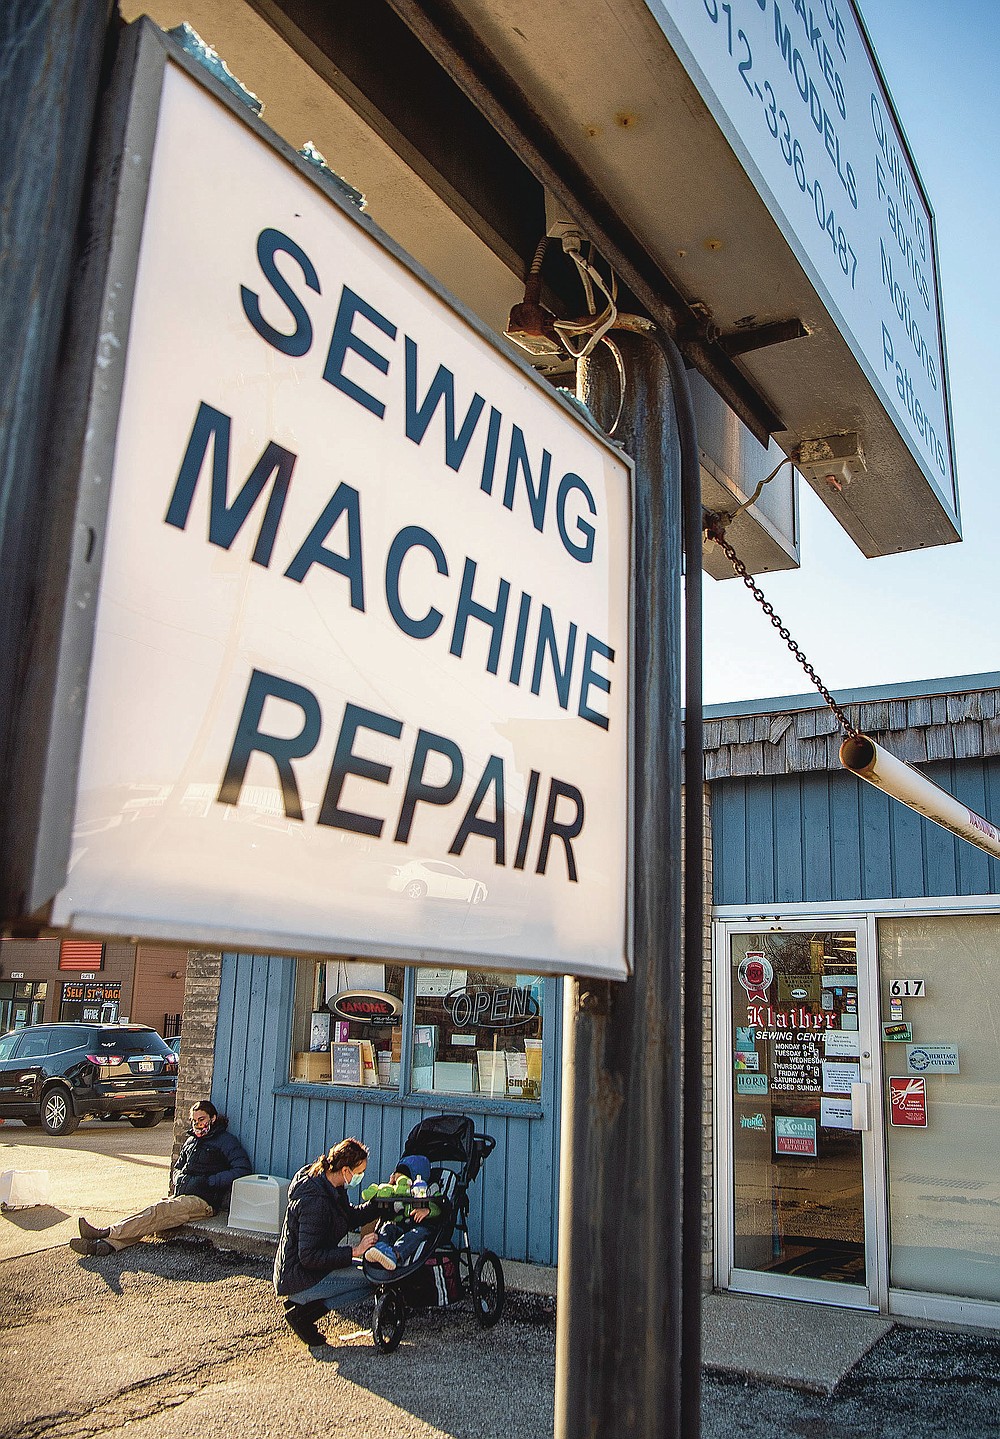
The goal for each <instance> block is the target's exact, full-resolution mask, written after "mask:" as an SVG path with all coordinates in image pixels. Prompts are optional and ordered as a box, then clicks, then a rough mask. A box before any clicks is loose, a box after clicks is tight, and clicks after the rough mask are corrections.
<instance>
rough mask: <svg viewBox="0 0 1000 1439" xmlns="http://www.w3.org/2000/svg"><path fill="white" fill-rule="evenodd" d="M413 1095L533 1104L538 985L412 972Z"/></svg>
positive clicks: (454, 972) (528, 979) (538, 1072)
mask: <svg viewBox="0 0 1000 1439" xmlns="http://www.w3.org/2000/svg"><path fill="white" fill-rule="evenodd" d="M411 1087H412V1088H413V1090H414V1091H416V1092H423V1091H432V1092H434V1093H436V1094H480V1095H483V1096H485V1097H488V1098H490V1099H528V1100H534V1101H536V1102H537V1101H538V1100H539V1099H540V1098H541V1088H542V980H541V979H540V978H539V976H538V975H534V974H519V975H516V976H515V975H510V974H497V973H495V972H494V971H491V970H479V969H469V970H465V969H418V970H417V972H416V999H415V1002H414V1020H413V1083H412V1086H411Z"/></svg>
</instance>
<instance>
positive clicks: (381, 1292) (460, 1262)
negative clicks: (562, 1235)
mask: <svg viewBox="0 0 1000 1439" xmlns="http://www.w3.org/2000/svg"><path fill="white" fill-rule="evenodd" d="M495 1147H496V1140H495V1139H492V1138H491V1137H490V1136H489V1135H488V1134H476V1132H475V1126H474V1125H473V1122H472V1120H471V1119H469V1118H468V1117H467V1116H466V1115H461V1114H437V1115H434V1117H433V1118H430V1119H422V1120H421V1121H420V1123H419V1124H418V1125H416V1126H415V1128H413V1129H412V1130H411V1131H410V1133H409V1135H408V1136H407V1139H406V1146H405V1148H404V1150H403V1155H402V1157H403V1158H406V1156H407V1155H424V1156H426V1158H427V1159H428V1161H429V1162H430V1165H431V1174H430V1183H431V1185H432V1186H434V1185H437V1186H438V1188H439V1190H440V1192H439V1193H437V1194H435V1196H434V1199H435V1202H436V1203H437V1204H438V1205H440V1207H441V1213H440V1214H439V1215H437V1216H436V1217H434V1218H429V1219H425V1220H423V1221H421V1222H422V1224H423V1226H424V1227H425V1228H426V1229H428V1230H429V1231H430V1232H429V1234H428V1236H427V1238H426V1239H425V1240H424V1242H423V1243H422V1244H421V1245H420V1246H419V1248H418V1249H417V1250H416V1251H415V1252H414V1253H413V1254H412V1255H411V1256H410V1257H409V1259H407V1260H406V1261H405V1262H404V1263H401V1264H399V1265H398V1267H397V1268H396V1269H394V1270H391V1271H389V1272H387V1271H386V1270H385V1269H383V1268H381V1267H380V1266H379V1265H377V1264H375V1263H374V1262H373V1261H372V1260H370V1259H368V1258H367V1257H366V1258H364V1259H363V1260H362V1270H363V1272H364V1275H365V1277H366V1279H369V1280H370V1281H371V1283H372V1285H373V1286H374V1288H375V1291H376V1293H375V1312H374V1315H373V1316H372V1338H373V1339H374V1341H375V1346H376V1348H378V1349H381V1350H382V1352H383V1353H384V1354H391V1353H392V1351H393V1350H394V1349H395V1348H396V1347H397V1345H398V1344H399V1341H400V1340H401V1339H402V1337H403V1331H404V1330H405V1328H406V1321H407V1320H408V1318H409V1317H410V1315H411V1314H412V1313H414V1312H415V1311H417V1310H420V1309H428V1308H436V1307H437V1306H439V1305H440V1304H445V1303H450V1302H452V1299H453V1297H454V1298H456V1299H465V1298H471V1300H472V1303H473V1312H474V1314H475V1316H476V1322H477V1323H478V1324H479V1325H480V1326H481V1327H482V1328H483V1329H489V1328H491V1327H492V1326H493V1325H494V1324H496V1322H497V1320H498V1319H499V1318H500V1315H501V1314H502V1312H503V1303H504V1277H503V1269H502V1268H501V1265H500V1260H499V1258H498V1256H497V1255H496V1254H494V1253H492V1252H491V1251H490V1250H489V1249H484V1250H483V1252H482V1253H481V1254H480V1255H479V1258H478V1259H475V1260H474V1259H473V1255H472V1248H471V1245H470V1243H469V1193H468V1191H469V1185H470V1184H472V1183H473V1181H474V1180H475V1178H476V1176H477V1175H478V1173H479V1170H480V1168H481V1166H482V1163H483V1160H484V1159H486V1158H487V1156H488V1155H490V1154H491V1153H492V1152H493V1150H494V1148H495ZM369 1202H370V1203H371V1204H372V1206H373V1207H374V1208H375V1209H376V1210H381V1212H382V1214H383V1215H384V1216H385V1217H386V1218H394V1219H398V1218H399V1211H398V1206H399V1205H400V1204H402V1206H403V1209H404V1212H405V1210H406V1209H407V1208H409V1209H422V1208H426V1207H427V1201H426V1199H413V1198H412V1197H411V1198H408V1199H402V1200H401V1199H400V1198H399V1197H398V1196H397V1197H396V1198H394V1199H373V1200H371V1201H369ZM429 1271H430V1272H429ZM443 1272H447V1273H448V1274H449V1277H451V1278H452V1284H453V1286H454V1285H457V1294H455V1295H454V1296H453V1295H452V1294H447V1293H446V1291H445V1285H444V1282H443V1278H442V1275H443Z"/></svg>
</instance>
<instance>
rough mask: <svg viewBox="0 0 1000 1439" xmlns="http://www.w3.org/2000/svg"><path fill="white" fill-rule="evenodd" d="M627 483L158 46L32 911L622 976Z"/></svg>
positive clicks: (545, 393) (531, 384) (555, 410)
mask: <svg viewBox="0 0 1000 1439" xmlns="http://www.w3.org/2000/svg"><path fill="white" fill-rule="evenodd" d="M96 478H97V479H98V481H99V479H100V477H96ZM630 505H631V475H630V470H629V466H628V464H627V462H626V461H625V460H623V459H622V457H621V456H620V454H619V453H618V452H617V451H615V450H614V449H613V448H612V447H611V446H610V445H608V444H606V443H604V442H603V441H602V440H601V439H600V438H599V437H598V436H597V435H596V433H595V432H594V431H593V430H592V429H591V428H590V427H589V426H588V425H587V424H586V422H585V421H584V420H583V419H582V418H581V417H579V416H578V415H577V414H576V413H575V412H574V411H573V409H572V407H571V406H570V405H568V404H566V403H563V402H562V401H561V400H560V399H559V398H558V397H556V396H555V394H554V393H553V392H552V391H551V390H549V389H548V388H547V387H546V386H545V385H544V383H543V382H541V381H539V380H537V379H536V378H535V377H534V376H533V375H531V374H530V373H529V372H528V371H527V370H526V368H525V367H522V366H520V365H518V364H517V363H515V362H514V361H512V360H511V359H509V358H508V357H507V356H506V354H505V353H503V352H501V351H500V350H499V348H498V347H497V346H496V345H495V344H493V343H492V342H491V341H490V340H488V339H487V338H485V337H484V335H483V334H482V333H480V332H479V331H478V330H477V328H476V327H475V325H474V324H473V323H472V322H471V321H469V320H468V319H466V318H464V317H463V316H462V315H460V314H458V313H457V312H456V310H455V309H454V308H453V307H452V306H451V305H450V304H448V303H446V302H445V300H444V299H442V298H441V297H440V296H439V294H438V293H437V291H436V290H435V288H434V287H433V285H432V284H429V283H428V282H427V281H426V280H425V278H423V277H421V276H420V275H419V274H417V273H416V272H415V271H414V270H413V269H412V268H411V267H410V266H409V265H408V264H406V263H405V262H404V261H403V260H402V259H401V258H400V257H398V256H397V255H396V254H395V253H394V252H393V251H392V249H391V247H387V246H386V245H384V244H383V243H381V242H380V240H379V239H377V238H375V237H374V234H373V231H372V227H370V226H367V225H366V224H365V223H363V222H361V221H360V220H359V219H356V218H354V216H353V214H347V213H346V212H345V210H344V209H343V208H342V207H340V206H338V205H337V204H335V203H334V202H333V201H332V200H331V199H330V198H329V197H328V195H327V193H326V191H325V190H324V189H321V188H318V187H317V185H316V184H315V183H313V182H312V181H311V180H310V179H309V178H305V177H304V175H303V174H302V173H300V170H299V168H297V166H296V165H295V164H293V163H292V162H291V161H290V160H289V159H288V158H287V157H286V156H285V155H284V154H283V153H281V152H279V150H277V149H276V148H274V147H273V146H272V145H271V144H270V143H269V142H268V141H267V140H265V139H264V138H262V137H261V135H260V133H258V130H256V129H254V128H253V127H252V126H251V125H250V124H248V123H244V122H243V121H242V120H240V119H237V118H236V117H234V115H233V114H231V113H230V111H229V110H228V109H227V108H226V106H225V105H223V104H222V103H220V102H219V101H218V100H217V99H216V98H215V96H214V95H213V94H212V93H211V92H209V91H207V90H205V89H204V88H203V87H202V86H201V85H200V84H198V83H197V82H195V81H194V80H193V79H192V78H191V77H190V76H189V75H188V74H187V73H186V71H185V70H184V69H182V68H180V66H178V65H176V64H173V63H168V65H167V68H166V73H165V79H164V89H163V94H162V98H161V102H160V113H159V120H158V128H157V134H156V143H155V150H154V153H153V163H152V171H151V178H150V184H149V193H148V199H147V202H146V213H145V221H144V227H143V233H142V243H141V251H140V259H139V266H138V273H137V278H136V285H135V297H134V305H133V310H132V321H131V332H130V337H129V342H128V358H127V365H126V369H125V383H124V392H123V398H122V404H121V411H120V417H119V421H118V431H117V441H116V449H115V458H114V467H113V473H112V477H111V496H110V505H109V511H108V526H107V534H106V540H105V559H104V567H103V576H102V582H101V595H100V602H99V607H98V617H97V630H96V640H95V648H94V658H93V666H92V670H91V679H90V686H89V692H88V697H87V706H86V717H85V725H84V734H83V749H82V759H81V766H80V774H79V785H78V797H77V820H76V825H75V831H74V846H73V855H72V861H71V868H70V872H69V876H68V879H67V881H66V885H65V888H64V890H63V891H62V893H60V894H59V896H58V898H57V900H56V904H55V908H54V912H53V921H54V923H55V924H57V925H64V926H69V927H75V928H78V929H82V930H90V931H93V932H98V933H102V932H112V933H114V932H118V933H121V932H125V933H136V934H141V935H148V936H161V937H166V938H173V939H180V940H188V941H195V942H202V943H207V944H215V943H219V944H241V945H247V946H250V945H260V946H265V947H267V948H270V949H276V950H279V951H280V950H298V951H306V952H309V951H312V952H337V951H340V952H348V953H358V954H380V955H395V956H398V957H402V958H412V959H418V960H419V959H425V958H432V957H438V962H440V955H441V954H442V953H444V954H448V953H457V954H461V955H462V956H465V957H469V956H473V955H475V956H479V957H481V958H482V960H483V961H484V963H489V962H490V961H493V962H495V963H501V964H502V963H508V964H513V965H518V966H520V965H522V964H530V967H531V968H532V969H535V970H548V971H550V972H571V973H581V974H588V973H589V974H602V975H607V976H611V977H623V976H624V975H625V974H626V973H627V933H626V931H627V923H626V921H627V903H626V897H627V889H628V886H627V877H628V789H629V785H628V746H627V740H628V693H629V680H628V674H629V553H630V533H631V530H630V527H631V516H630Z"/></svg>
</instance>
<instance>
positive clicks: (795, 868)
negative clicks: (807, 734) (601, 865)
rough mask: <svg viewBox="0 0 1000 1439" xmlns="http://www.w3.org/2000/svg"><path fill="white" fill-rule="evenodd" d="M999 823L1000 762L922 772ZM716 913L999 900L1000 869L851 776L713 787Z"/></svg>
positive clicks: (736, 781) (957, 762)
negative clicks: (959, 898)
mask: <svg viewBox="0 0 1000 1439" xmlns="http://www.w3.org/2000/svg"><path fill="white" fill-rule="evenodd" d="M920 769H921V771H922V773H924V774H926V775H927V777H928V779H931V780H933V781H934V783H935V784H937V785H940V786H941V788H942V789H944V790H947V791H948V793H949V794H953V795H955V796H956V798H958V799H960V800H962V801H963V803H965V804H967V805H968V806H969V807H970V808H971V809H974V810H975V811H976V812H977V813H978V814H982V815H985V816H986V817H987V818H988V819H992V820H993V822H994V823H997V822H998V816H1000V759H987V760H954V761H948V762H941V763H938V764H928V765H921V766H920ZM712 856H713V884H714V896H713V897H714V900H715V903H716V904H737V905H756V904H763V905H781V904H795V903H809V902H817V903H821V902H823V901H829V900H863V899H917V898H924V897H927V898H932V897H935V896H938V895H972V894H997V893H1000V861H997V860H994V859H991V858H990V857H989V856H988V855H987V854H985V853H984V852H983V851H982V850H981V849H977V848H976V847H975V846H974V845H972V844H969V843H967V842H966V841H965V840H961V839H957V838H956V837H955V836H953V835H951V834H949V833H948V831H947V830H944V829H942V828H941V827H940V826H939V825H935V824H931V823H930V821H929V820H925V819H922V818H921V817H920V816H919V815H917V814H915V813H914V812H913V810H911V809H907V808H906V806H905V805H902V804H900V803H899V802H898V801H896V800H890V799H888V798H887V797H886V796H885V795H884V794H882V793H880V791H879V790H877V789H875V788H873V786H872V785H869V784H865V783H863V782H862V781H860V780H858V779H856V778H855V777H854V775H851V774H847V773H846V772H833V773H822V774H798V775H777V776H770V777H768V776H761V777H753V778H743V779H726V780H715V781H713V783H712Z"/></svg>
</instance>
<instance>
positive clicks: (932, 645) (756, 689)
mask: <svg viewBox="0 0 1000 1439" xmlns="http://www.w3.org/2000/svg"><path fill="white" fill-rule="evenodd" d="M860 9H861V13H862V14H863V16H864V18H865V21H866V24H867V26H868V31H869V34H870V36H871V39H872V43H873V44H874V47H875V50H876V53H877V54H878V57H879V61H880V63H881V66H882V70H883V73H884V75H885V78H886V82H887V85H888V87H889V91H890V93H891V95H892V96H893V99H894V100H895V103H896V109H897V112H898V114H899V117H900V120H901V121H902V125H903V129H904V131H905V132H906V135H907V137H908V139H909V142H910V149H911V152H912V154H913V157H914V159H915V161H916V164H917V168H918V170H919V171H920V174H921V177H922V179H923V182H924V186H925V189H926V191H927V194H928V196H929V198H930V202H931V205H932V207H933V209H934V212H935V216H936V220H937V238H938V257H939V265H940V275H941V288H942V294H943V299H944V316H945V334H946V338H947V345H948V361H949V375H950V382H951V403H952V416H953V421H954V429H955V442H956V453H957V464H958V480H959V495H960V503H961V509H962V530H963V534H964V539H963V542H962V543H961V544H958V545H948V546H943V547H941V548H938V549H934V550H925V551H921V552H918V553H911V554H906V555H892V556H887V557H885V558H883V559H876V560H867V559H865V558H864V556H863V555H862V554H861V552H860V551H859V550H858V549H856V548H855V546H854V545H853V544H852V542H851V541H850V540H849V539H848V538H847V536H846V535H845V534H844V533H843V531H842V530H841V529H840V527H839V526H838V525H837V524H836V522H835V521H834V520H833V519H832V518H831V516H830V515H829V513H828V511H827V510H826V508H825V506H823V505H822V504H821V503H820V501H819V500H818V499H816V498H815V497H814V495H813V493H812V491H811V490H810V488H809V486H808V485H806V484H805V483H802V484H801V490H800V494H801V520H802V528H801V568H800V569H799V570H797V571H786V572H782V573H778V574H773V575H764V576H762V577H760V579H759V583H760V585H761V588H762V589H763V590H764V593H765V594H766V595H767V597H768V599H770V600H771V602H772V603H773V604H774V606H775V608H776V609H777V610H778V612H779V613H780V615H781V616H782V618H783V619H784V621H785V624H786V625H787V626H788V628H789V629H790V630H791V632H792V635H793V637H794V638H795V639H796V640H797V641H798V642H799V644H800V645H801V646H802V648H803V649H804V650H805V652H806V654H807V655H808V657H809V659H810V661H811V662H812V664H813V666H814V668H815V669H816V670H817V672H818V673H819V674H820V676H821V677H822V678H823V680H824V682H825V683H826V684H827V685H828V686H829V687H830V688H831V689H854V688H856V687H858V686H860V685H876V684H888V683H891V682H893V681H897V680H922V679H935V678H939V677H942V676H947V675H959V674H971V673H977V672H979V671H984V670H1000V101H998V88H1000V87H998V83H997V72H998V67H1000V4H998V3H997V0H952V3H951V4H950V5H946V6H942V5H941V4H940V3H933V0H860ZM808 688H809V682H808V680H807V679H806V676H805V675H804V674H803V672H802V670H801V669H800V668H799V667H798V665H797V664H796V663H795V661H794V660H793V659H792V658H791V656H790V655H789V654H788V652H787V650H786V649H785V646H784V644H783V642H782V640H781V639H780V637H779V636H778V635H777V634H776V632H775V631H774V630H773V629H772V628H771V625H770V623H769V622H768V621H767V619H766V618H765V617H764V615H763V614H762V613H761V611H760V609H759V608H758V606H757V605H756V604H755V602H754V601H753V599H752V598H751V596H750V594H749V593H748V592H747V590H746V589H745V588H744V587H743V585H742V584H740V583H739V581H737V580H734V581H726V582H724V583H717V582H716V581H714V580H711V579H708V578H706V580H705V701H706V703H708V704H713V703H721V702H723V701H727V700H740V699H753V698H760V697H764V696H771V695H783V694H801V693H803V692H804V691H805V690H807V689H808Z"/></svg>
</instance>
